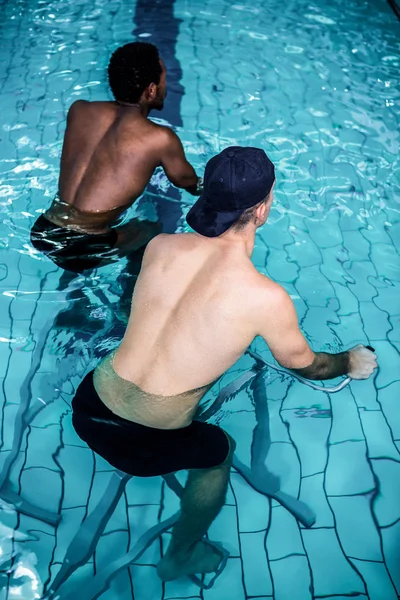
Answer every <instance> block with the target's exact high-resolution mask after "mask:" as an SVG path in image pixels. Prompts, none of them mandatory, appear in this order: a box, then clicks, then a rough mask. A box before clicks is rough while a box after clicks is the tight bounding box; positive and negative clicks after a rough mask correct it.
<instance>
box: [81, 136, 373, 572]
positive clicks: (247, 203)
mask: <svg viewBox="0 0 400 600" xmlns="http://www.w3.org/2000/svg"><path fill="white" fill-rule="evenodd" d="M274 182H275V172H274V166H273V164H272V163H271V161H270V160H269V159H268V157H267V156H266V154H265V152H264V151H263V150H259V149H257V148H239V147H232V148H227V149H226V150H224V151H223V152H221V154H219V155H218V156H216V157H214V158H212V159H211V160H210V161H209V162H208V164H207V167H206V170H205V177H204V193H203V195H202V196H201V198H199V200H198V201H197V202H196V203H195V204H194V206H193V207H192V209H191V210H190V212H189V214H188V216H187V220H188V223H189V225H190V226H191V227H192V228H193V229H194V230H195V232H196V233H184V234H175V235H160V236H157V237H156V238H154V239H153V240H152V241H151V242H150V243H149V245H148V246H147V249H146V252H145V255H144V260H143V267H142V271H141V273H140V275H139V278H138V281H137V284H136V289H135V294H134V298H133V302H132V311H131V315H130V319H129V324H128V327H127V330H126V333H125V336H124V338H123V340H122V343H121V345H120V346H119V347H118V348H117V349H116V350H115V351H114V352H112V353H111V354H110V355H109V356H107V357H106V358H105V359H104V360H103V361H102V362H101V363H100V364H99V365H98V367H97V368H96V369H95V370H94V371H92V372H90V373H89V374H88V375H87V376H86V377H85V379H84V380H83V382H82V383H81V384H80V386H79V387H78V390H77V392H76V395H75V398H74V400H73V423H74V426H75V429H76V431H77V433H78V435H79V436H80V437H81V438H82V439H83V440H84V441H85V442H86V443H87V444H88V445H89V446H90V447H91V448H92V449H93V450H94V451H95V452H97V453H99V454H100V455H101V456H103V457H104V458H105V459H106V460H107V461H108V462H109V463H110V464H111V465H113V466H114V467H116V468H118V469H120V470H122V471H125V472H126V473H130V474H132V475H136V476H139V477H140V476H142V477H146V476H152V475H163V474H168V473H172V472H175V471H179V470H182V469H185V470H186V469H187V470H188V471H189V476H188V480H187V483H186V487H185V489H184V491H183V496H182V499H181V516H180V518H179V520H178V521H177V523H176V524H175V526H174V528H173V530H172V539H171V542H170V545H169V547H168V550H167V552H166V554H165V556H164V557H163V558H162V560H161V561H160V563H159V565H158V574H159V576H160V577H161V578H162V579H163V580H170V579H174V578H176V577H180V576H182V575H189V574H194V573H207V572H211V571H214V570H215V569H216V568H217V566H218V564H219V561H220V560H221V557H220V555H218V553H217V552H216V551H215V549H213V548H212V547H211V546H210V545H208V544H206V543H204V542H203V541H202V538H203V536H204V534H205V533H206V531H207V529H208V528H209V526H210V524H211V523H212V521H213V520H214V519H215V517H216V516H217V514H218V513H219V511H220V510H221V508H222V506H223V504H224V499H225V494H226V490H227V486H228V481H229V473H230V468H231V464H232V454H233V450H234V448H235V442H234V441H233V440H232V438H230V436H229V435H228V434H227V433H225V432H224V431H223V430H222V429H220V428H219V427H216V426H215V425H210V424H207V423H203V422H200V421H196V420H194V415H195V412H196V408H197V405H198V403H199V401H200V400H201V398H202V397H203V396H204V394H205V393H206V391H207V390H208V389H209V388H210V387H211V386H212V385H213V383H214V382H215V381H216V380H217V379H218V378H219V377H220V376H221V375H222V374H223V373H224V372H225V371H226V370H227V369H229V368H230V367H231V366H232V365H233V364H234V363H235V362H236V361H237V360H238V359H239V358H240V356H241V355H242V354H243V353H244V352H245V350H246V349H247V347H248V346H249V345H250V344H251V342H252V341H253V339H254V338H255V337H256V336H258V335H260V336H262V337H263V338H264V339H265V341H266V343H267V344H268V346H269V348H270V350H271V352H272V354H273V355H274V357H275V358H276V360H277V361H278V363H279V364H280V365H282V366H283V367H286V368H289V369H292V370H293V371H295V372H296V373H299V374H300V375H302V376H303V377H307V378H310V379H330V378H333V377H337V376H339V375H344V374H347V375H349V376H350V377H353V378H354V379H366V378H368V377H369V376H370V375H371V374H372V373H373V371H374V369H375V368H376V366H377V363H376V356H375V354H374V353H373V352H372V351H370V350H368V349H367V348H366V347H364V346H356V347H355V348H353V349H351V350H349V351H346V352H340V353H338V354H328V353H325V352H313V350H312V349H311V348H310V346H309V345H308V343H307V341H306V339H305V338H304V336H303V334H302V333H301V331H300V329H299V325H298V320H297V316H296V311H295V309H294V306H293V302H292V300H291V298H290V296H289V295H288V294H287V292H286V291H285V290H284V289H283V288H282V287H281V286H280V285H278V284H277V283H275V282H274V281H271V280H270V279H268V278H267V277H265V276H264V275H262V274H261V273H259V272H258V271H257V270H256V268H255V267H254V265H253V264H252V262H251V254H252V251H253V248H254V241H255V235H256V230H257V228H258V227H261V226H262V225H263V224H264V223H265V221H266V220H267V217H268V213H269V211H270V208H271V203H272V200H273V186H274Z"/></svg>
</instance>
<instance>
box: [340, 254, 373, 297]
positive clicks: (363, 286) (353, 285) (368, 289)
mask: <svg viewBox="0 0 400 600" xmlns="http://www.w3.org/2000/svg"><path fill="white" fill-rule="evenodd" d="M343 269H344V271H345V273H346V275H347V277H349V278H350V280H349V289H351V291H352V292H353V294H355V295H356V296H357V298H358V299H359V301H360V302H369V301H370V300H371V298H372V297H373V296H375V295H376V291H375V288H374V287H373V286H372V285H371V284H370V283H368V278H369V277H370V276H371V277H375V276H376V267H375V266H374V265H373V263H371V262H369V260H363V261H352V262H346V263H344V265H343Z"/></svg>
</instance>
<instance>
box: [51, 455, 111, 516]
mask: <svg viewBox="0 0 400 600" xmlns="http://www.w3.org/2000/svg"><path fill="white" fill-rule="evenodd" d="M58 461H59V463H60V465H61V468H62V469H63V481H64V497H63V509H65V508H74V507H75V506H86V503H87V502H88V500H89V494H90V495H91V496H92V497H93V495H95V494H96V492H97V490H96V487H94V488H93V489H91V486H92V478H93V469H94V461H93V452H92V451H91V450H89V448H87V447H77V446H64V447H63V448H62V449H61V451H60V453H59V455H58ZM94 485H95V486H97V485H98V478H97V476H96V478H95V482H94ZM102 492H104V490H101V492H100V490H99V493H102Z"/></svg>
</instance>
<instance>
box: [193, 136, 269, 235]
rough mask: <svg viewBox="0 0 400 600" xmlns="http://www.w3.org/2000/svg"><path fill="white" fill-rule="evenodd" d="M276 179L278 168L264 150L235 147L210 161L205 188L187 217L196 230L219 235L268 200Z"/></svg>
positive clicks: (205, 174)
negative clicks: (242, 215) (276, 168)
mask: <svg viewBox="0 0 400 600" xmlns="http://www.w3.org/2000/svg"><path fill="white" fill-rule="evenodd" d="M274 181H275V168H274V165H273V164H272V162H271V161H270V160H269V158H268V156H267V155H266V154H265V152H264V150H261V149H260V148H250V147H249V148H242V147H241V146H231V147H230V148H226V149H225V150H223V151H222V152H221V153H220V154H217V156H214V157H213V158H212V159H211V160H209V161H208V163H207V165H206V169H205V173H204V191H203V194H202V195H201V196H200V198H199V199H198V200H197V202H195V204H194V205H193V206H192V208H191V209H190V211H189V212H188V214H187V216H186V221H187V222H188V224H189V225H190V227H191V228H192V229H194V231H197V233H200V234H201V235H204V236H206V237H217V236H219V235H221V234H223V233H225V231H227V230H228V229H229V227H232V225H234V224H235V223H236V221H237V220H238V219H239V217H240V216H241V214H242V213H243V212H244V211H245V210H246V209H247V208H250V207H252V206H255V205H256V204H259V203H260V202H261V201H262V200H264V199H265V198H266V197H267V196H268V194H269V193H270V191H271V188H272V186H273V184H274Z"/></svg>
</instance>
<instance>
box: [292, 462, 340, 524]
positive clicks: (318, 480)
mask: <svg viewBox="0 0 400 600" xmlns="http://www.w3.org/2000/svg"><path fill="white" fill-rule="evenodd" d="M299 499H300V500H301V501H302V502H304V503H305V504H307V506H309V507H310V509H311V510H312V511H314V513H315V515H316V521H315V523H314V525H313V527H314V528H318V527H324V528H328V527H333V526H334V524H335V523H334V519H333V514H332V509H331V507H330V506H329V503H328V500H327V497H326V495H325V490H324V473H316V474H315V475H310V476H308V477H303V478H302V480H301V488H300V496H299Z"/></svg>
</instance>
